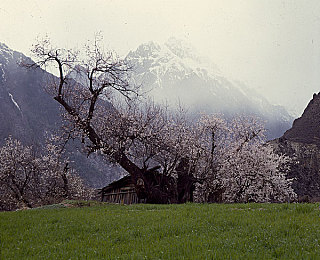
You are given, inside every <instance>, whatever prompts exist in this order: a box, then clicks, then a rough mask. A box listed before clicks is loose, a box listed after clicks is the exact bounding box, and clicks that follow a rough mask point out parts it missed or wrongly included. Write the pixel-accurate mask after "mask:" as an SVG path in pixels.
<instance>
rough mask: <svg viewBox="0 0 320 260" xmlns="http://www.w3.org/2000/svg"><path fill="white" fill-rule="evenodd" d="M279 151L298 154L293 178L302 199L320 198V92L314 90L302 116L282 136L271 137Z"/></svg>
mask: <svg viewBox="0 0 320 260" xmlns="http://www.w3.org/2000/svg"><path fill="white" fill-rule="evenodd" d="M271 143H272V144H273V145H274V147H275V149H276V151H278V152H280V153H285V154H287V155H289V156H290V157H292V158H294V160H295V162H294V163H292V165H291V170H290V173H289V175H288V177H289V178H294V179H295V180H294V182H293V188H294V189H295V191H296V193H297V194H298V196H299V198H300V200H302V199H305V200H308V199H309V200H319V199H320V93H319V94H314V95H313V99H312V100H311V101H310V102H309V104H308V106H307V107H306V109H305V110H304V112H303V114H302V116H301V117H300V118H298V119H296V120H295V121H294V122H293V125H292V128H290V129H289V130H288V131H286V132H285V133H284V135H283V136H282V137H281V138H278V139H275V140H273V141H271Z"/></svg>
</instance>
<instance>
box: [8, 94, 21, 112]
mask: <svg viewBox="0 0 320 260" xmlns="http://www.w3.org/2000/svg"><path fill="white" fill-rule="evenodd" d="M8 94H9V97H10V98H11V101H12V103H13V104H14V105H15V106H16V108H18V109H19V111H21V109H20V107H19V105H18V103H17V101H15V100H14V98H13V96H12V94H11V93H8Z"/></svg>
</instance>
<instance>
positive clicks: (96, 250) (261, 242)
mask: <svg viewBox="0 0 320 260" xmlns="http://www.w3.org/2000/svg"><path fill="white" fill-rule="evenodd" d="M65 204H68V205H65ZM65 204H61V205H53V206H47V207H43V208H40V209H32V210H22V211H17V212H0V239H1V241H0V243H1V244H0V250H1V251H0V259H320V210H319V205H318V204H184V205H128V206H126V205H106V204H99V203H91V205H90V207H89V206H85V205H82V204H81V203H77V202H73V203H72V202H68V203H65ZM80 206H81V207H80Z"/></svg>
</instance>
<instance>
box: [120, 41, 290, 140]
mask: <svg viewBox="0 0 320 260" xmlns="http://www.w3.org/2000/svg"><path fill="white" fill-rule="evenodd" d="M126 59H127V60H128V61H129V62H130V63H131V64H132V65H133V66H134V68H135V74H134V81H135V82H136V83H137V84H139V85H142V87H143V89H144V90H146V91H147V92H149V94H150V96H152V98H153V99H154V100H155V101H160V102H162V101H166V102H168V103H169V104H171V105H174V104H181V103H182V104H183V105H185V106H187V107H188V108H189V109H191V110H193V111H198V112H199V111H205V112H209V113H211V112H219V113H224V114H226V115H229V116H231V115H232V114H237V113H238V114H239V113H240V114H255V115H257V116H259V117H261V118H262V119H265V120H266V121H269V122H271V121H272V123H270V124H269V125H267V128H270V129H271V128H276V129H274V130H270V131H271V132H273V133H271V134H269V136H270V137H276V136H280V135H282V134H283V132H284V131H285V130H286V129H288V128H289V127H290V125H291V121H292V117H291V116H290V115H289V114H288V113H287V112H286V111H285V109H283V108H279V107H276V106H273V105H271V104H270V103H269V102H268V101H267V100H266V99H265V98H263V97H262V96H261V95H259V94H257V93H256V92H255V91H252V90H251V89H250V88H248V87H247V86H245V85H244V84H242V83H239V82H237V81H233V80H230V79H228V78H227V77H225V76H223V75H222V73H221V72H220V71H219V69H217V66H215V65H214V63H213V62H211V61H210V60H208V58H205V57H204V58H203V57H201V56H200V55H198V54H197V52H196V50H195V49H194V48H193V47H192V46H191V45H190V44H188V43H186V42H184V41H182V40H177V39H175V38H170V39H169V40H168V41H167V42H166V43H165V44H163V45H160V44H157V43H155V42H149V43H146V44H142V45H140V46H139V47H138V48H137V50H136V51H131V52H130V53H129V54H128V55H127V58H126ZM271 124H272V125H271ZM275 125H276V127H275Z"/></svg>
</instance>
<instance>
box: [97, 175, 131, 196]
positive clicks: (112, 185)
mask: <svg viewBox="0 0 320 260" xmlns="http://www.w3.org/2000/svg"><path fill="white" fill-rule="evenodd" d="M132 183H133V182H132V178H131V176H130V175H126V176H124V177H122V178H121V179H119V180H117V181H114V182H111V183H110V184H109V185H108V186H106V187H104V188H102V189H101V190H102V191H103V192H108V191H110V190H113V189H118V188H121V187H124V186H127V185H130V184H132Z"/></svg>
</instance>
